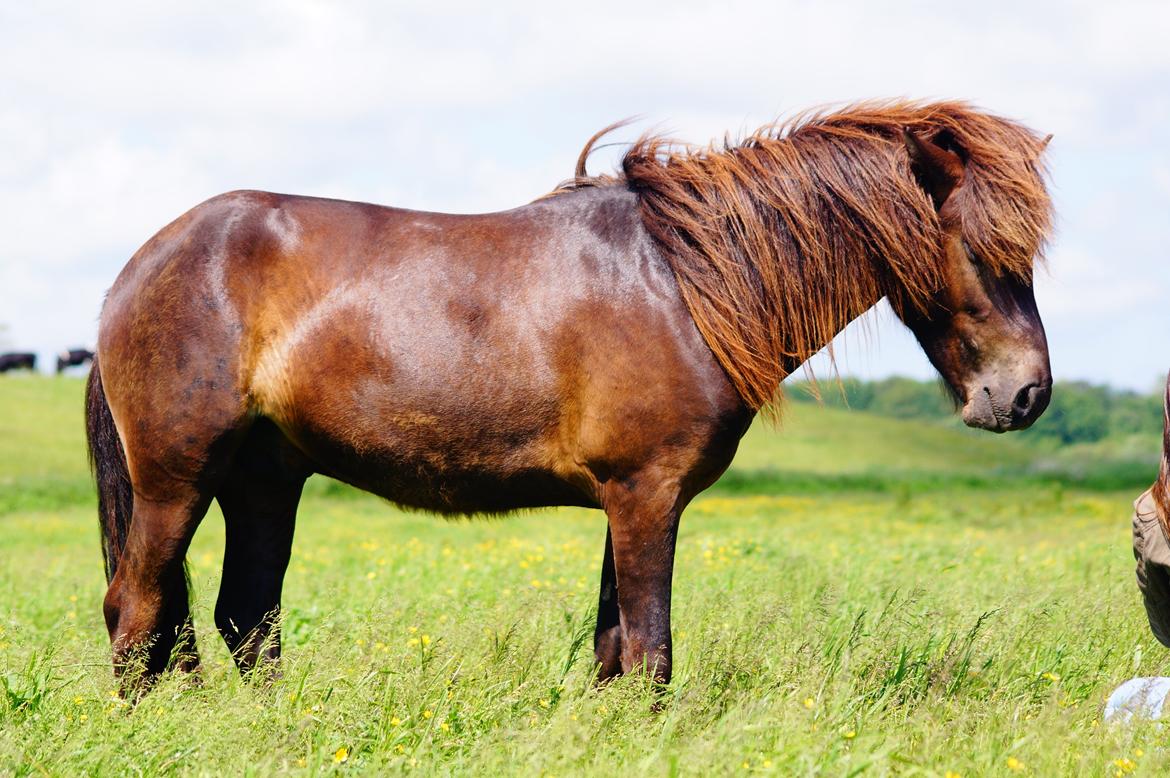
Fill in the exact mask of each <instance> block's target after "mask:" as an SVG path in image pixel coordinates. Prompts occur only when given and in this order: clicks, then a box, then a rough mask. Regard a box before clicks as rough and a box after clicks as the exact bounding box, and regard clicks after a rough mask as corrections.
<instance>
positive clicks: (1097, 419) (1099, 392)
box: [785, 378, 1162, 443]
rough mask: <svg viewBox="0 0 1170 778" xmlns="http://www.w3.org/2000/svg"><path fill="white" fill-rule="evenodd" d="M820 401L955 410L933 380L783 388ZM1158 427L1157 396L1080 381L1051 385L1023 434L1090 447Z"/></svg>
mask: <svg viewBox="0 0 1170 778" xmlns="http://www.w3.org/2000/svg"><path fill="white" fill-rule="evenodd" d="M818 393H819V396H820V398H821V401H822V402H823V403H824V404H825V405H828V406H830V407H835V408H844V407H848V408H852V409H854V410H859V411H868V412H869V413H876V414H880V415H882V416H893V417H895V418H899V419H944V418H950V417H952V416H953V415H954V414H955V406H954V403H953V401H952V400H951V398H950V396H949V395H948V394H947V392H946V390H945V389H944V388H943V386H942V384H941V383H940V382H939V381H917V380H914V379H912V378H885V379H882V380H880V381H862V380H858V379H856V378H845V379H842V380H841V381H837V380H835V379H821V380H820V381H818V382H817V383H816V384H815V385H814V384H810V382H808V381H807V380H792V381H788V382H787V383H786V384H785V395H786V396H787V397H788V398H789V399H790V400H792V401H795V402H816V401H817V400H816V397H817V395H818ZM1161 429H1162V393H1161V392H1160V391H1151V392H1150V393H1148V394H1142V393H1140V392H1133V391H1129V390H1125V389H1114V388H1112V387H1109V386H1101V385H1096V384H1090V383H1087V382H1085V381H1057V382H1056V385H1055V386H1054V387H1053V390H1052V403H1051V404H1050V405H1049V406H1048V410H1047V411H1046V412H1045V413H1044V415H1043V416H1042V417H1041V418H1040V420H1039V421H1037V422H1036V424H1035V425H1033V426H1032V428H1031V429H1029V430H1027V431H1026V432H1024V433H1023V434H1025V435H1028V436H1032V437H1036V438H1050V439H1054V440H1058V441H1060V442H1061V443H1091V442H1093V441H1098V440H1102V439H1104V438H1108V437H1113V436H1124V435H1134V434H1154V433H1157V432H1159V431H1160V430H1161Z"/></svg>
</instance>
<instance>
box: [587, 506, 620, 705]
mask: <svg viewBox="0 0 1170 778" xmlns="http://www.w3.org/2000/svg"><path fill="white" fill-rule="evenodd" d="M611 534H612V531H611V530H610V529H609V526H608V525H607V526H606V528H605V557H604V559H602V561H601V594H600V595H599V596H598V599H597V629H596V630H595V631H594V633H593V656H594V658H595V659H596V661H597V664H598V669H597V681H598V683H604V682H605V681H608V680H610V679H611V678H614V677H615V676H618V675H621V672H622V625H621V620H620V617H619V610H618V590H617V574H616V573H615V572H614V564H613V539H612V537H611Z"/></svg>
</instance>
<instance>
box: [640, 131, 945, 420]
mask: <svg viewBox="0 0 1170 778" xmlns="http://www.w3.org/2000/svg"><path fill="white" fill-rule="evenodd" d="M896 148H897V147H895V145H894V144H893V143H892V142H890V141H888V140H886V139H884V138H882V137H877V136H866V135H858V136H856V137H851V138H848V139H845V140H841V139H834V142H827V141H826V140H825V139H824V138H821V137H819V136H815V135H814V136H805V135H802V134H800V133H797V134H795V135H793V136H790V137H787V138H784V139H756V140H754V141H753V142H751V143H749V144H745V145H742V146H737V147H734V148H730V149H727V150H725V151H720V152H714V151H712V152H708V153H705V154H701V155H696V154H690V155H679V156H673V157H668V158H666V159H665V161H664V160H663V159H661V157H660V156H656V157H654V158H652V159H646V160H644V161H638V160H637V159H636V160H635V161H634V162H631V161H630V159H629V158H627V161H626V165H625V169H626V174H627V178H628V180H629V181H630V184H631V186H632V187H633V188H634V189H635V191H637V192H638V194H639V197H640V203H641V208H642V216H643V222H644V223H645V224H646V227H647V229H648V230H649V231H650V232H651V234H652V235H653V236H654V237H655V239H656V240H657V241H658V242H659V244H660V245H662V246H663V248H664V249H665V253H666V255H667V257H668V259H669V261H670V262H671V265H672V267H673V269H674V271H675V275H676V277H677V278H678V280H679V286H680V289H681V291H682V294H683V298H684V300H685V301H686V303H687V306H688V307H689V309H690V311H691V315H692V317H693V318H694V320H695V323H696V325H697V326H698V328H699V331H700V332H701V333H702V335H703V337H704V339H705V340H706V341H707V344H708V345H709V346H710V347H711V350H712V351H713V352H714V354H715V356H716V358H717V359H718V360H719V362H720V364H721V365H722V366H723V367H724V369H725V370H726V371H727V373H728V376H729V377H730V378H731V380H732V382H733V384H735V387H736V389H737V390H738V391H739V392H740V394H741V396H742V397H743V398H744V400H745V401H746V402H747V403H748V404H749V405H751V406H752V407H754V408H760V407H762V406H764V405H766V404H768V403H770V402H772V401H773V400H774V399H775V398H776V397H777V393H778V391H779V386H780V381H781V380H782V379H783V378H784V377H785V376H786V375H788V374H789V373H790V372H792V371H793V370H795V369H796V367H797V366H799V365H800V364H801V363H803V362H804V361H805V360H807V359H808V358H809V357H811V356H812V355H813V354H815V353H816V352H817V351H819V350H820V349H821V348H823V347H824V346H826V345H827V344H828V343H829V342H830V341H831V340H832V339H833V337H835V336H836V335H837V333H839V332H840V331H841V330H842V329H844V328H845V326H846V325H847V324H848V323H849V322H850V321H852V320H853V319H855V318H856V317H858V316H860V315H861V314H862V313H864V312H865V311H866V310H868V309H869V308H870V307H872V306H873V305H874V304H875V303H877V302H878V301H879V300H880V299H881V298H882V297H883V296H885V295H886V294H888V293H889V292H891V291H893V290H894V289H897V288H909V289H912V290H915V291H918V290H921V289H922V288H923V287H924V286H926V285H930V284H935V283H937V273H938V269H937V257H938V256H939V231H938V225H937V215H936V214H935V212H934V210H933V208H932V207H931V205H930V203H929V201H928V200H927V198H926V197H925V196H924V195H923V193H922V192H921V190H920V189H918V186H917V183H916V182H915V181H914V180H913V178H912V176H911V175H910V173H909V170H908V168H907V167H906V165H905V162H904V161H902V162H899V159H898V157H897V154H896V151H895V149H896Z"/></svg>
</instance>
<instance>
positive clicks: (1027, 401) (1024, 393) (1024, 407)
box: [1012, 384, 1040, 416]
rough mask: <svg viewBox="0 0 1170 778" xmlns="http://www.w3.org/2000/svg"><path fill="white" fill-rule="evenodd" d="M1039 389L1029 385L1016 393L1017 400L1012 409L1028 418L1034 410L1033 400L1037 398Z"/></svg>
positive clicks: (1013, 402)
mask: <svg viewBox="0 0 1170 778" xmlns="http://www.w3.org/2000/svg"><path fill="white" fill-rule="evenodd" d="M1039 388H1040V387H1039V386H1037V385H1036V384H1028V385H1027V386H1025V387H1024V388H1023V389H1021V390H1020V391H1018V392H1016V399H1015V400H1013V401H1012V409H1013V410H1014V411H1016V413H1018V414H1019V415H1021V416H1026V415H1027V414H1028V411H1029V410H1030V409H1031V408H1032V400H1033V398H1034V397H1035V393H1036V390H1037V389H1039Z"/></svg>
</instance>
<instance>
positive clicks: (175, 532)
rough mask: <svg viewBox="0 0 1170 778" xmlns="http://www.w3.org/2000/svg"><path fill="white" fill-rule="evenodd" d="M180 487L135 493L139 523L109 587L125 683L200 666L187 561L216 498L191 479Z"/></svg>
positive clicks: (109, 622) (109, 614)
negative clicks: (163, 493)
mask: <svg viewBox="0 0 1170 778" xmlns="http://www.w3.org/2000/svg"><path fill="white" fill-rule="evenodd" d="M175 486H176V489H175V491H174V493H173V494H172V497H171V499H169V500H166V501H154V500H150V499H147V498H145V497H143V496H141V495H135V497H134V512H133V517H134V518H133V522H132V523H131V525H130V530H129V534H128V536H127V540H126V545H125V548H124V549H123V550H122V554H121V557H120V559H119V561H118V567H117V572H116V573H115V575H114V577H113V579H112V580H111V582H110V587H109V589H108V590H107V592H106V597H105V603H104V611H105V619H106V626H107V628H108V629H109V632H110V641H111V644H112V645H113V650H114V671H115V673H116V675H117V676H118V677H119V678H120V679H122V683H123V687H124V689H125V688H127V687H129V688H135V687H138V686H139V685H140V684H149V683H150V682H151V680H152V679H153V678H154V677H155V676H157V675H158V674H159V673H161V672H163V671H164V670H165V669H167V668H168V667H174V668H176V669H179V670H187V671H191V670H195V669H197V668H198V666H199V657H198V654H197V652H196V649H195V636H194V632H193V630H192V625H191V612H190V606H189V602H188V597H189V592H188V590H187V578H186V571H185V570H184V568H183V561H184V558H185V556H186V553H187V547H188V545H189V544H190V542H191V537H192V535H193V534H194V533H195V528H196V527H197V526H198V524H199V520H200V519H201V518H202V517H203V514H204V513H205V512H206V510H207V505H208V503H209V502H210V497H205V496H203V495H201V494H200V493H199V491H198V490H197V489H195V488H194V487H193V486H192V485H191V484H176V485H175Z"/></svg>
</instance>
